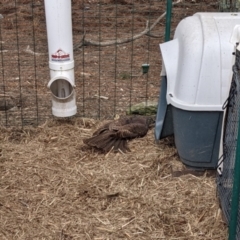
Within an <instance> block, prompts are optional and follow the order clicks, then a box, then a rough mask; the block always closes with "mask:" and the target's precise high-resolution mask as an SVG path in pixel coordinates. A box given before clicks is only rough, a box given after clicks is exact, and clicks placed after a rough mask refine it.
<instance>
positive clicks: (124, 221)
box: [0, 118, 227, 240]
mask: <svg viewBox="0 0 240 240" xmlns="http://www.w3.org/2000/svg"><path fill="white" fill-rule="evenodd" d="M97 125H98V122H95V121H93V120H90V119H79V118H78V119H72V120H68V121H61V122H59V121H54V120H52V121H48V122H46V123H45V124H44V125H42V126H39V127H38V128H25V129H24V130H19V129H10V128H7V129H5V128H1V129H0V131H1V134H0V173H1V174H0V176H1V181H0V222H1V224H0V239H95V240H97V239H196V240H200V239H202V240H207V239H209V240H210V239H211V240H212V239H218V240H219V239H227V226H226V225H225V224H224V222H223V220H222V216H221V210H220V209H219V203H218V200H217V197H216V184H215V178H214V176H207V174H206V173H205V174H204V175H202V176H195V175H192V174H178V173H179V172H178V171H179V170H182V169H183V168H184V166H183V165H182V164H181V162H180V161H179V157H178V155H177V152H176V148H175V147H174V144H173V141H172V139H171V138H168V139H165V140H161V142H160V144H159V145H156V144H155V143H154V136H153V130H151V131H149V133H148V135H147V136H146V137H144V138H142V139H136V140H133V141H132V142H130V148H131V150H132V151H131V153H128V154H121V153H117V154H116V153H109V154H106V155H105V154H102V153H100V152H98V151H96V150H93V149H90V148H88V147H86V146H84V145H83V143H82V138H84V137H87V136H90V135H91V133H92V132H93V131H94V129H96V127H97Z"/></svg>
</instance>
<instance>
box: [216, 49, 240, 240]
mask: <svg viewBox="0 0 240 240" xmlns="http://www.w3.org/2000/svg"><path fill="white" fill-rule="evenodd" d="M224 108H226V116H225V125H224V129H223V155H222V157H221V158H220V161H219V167H218V176H217V190H218V195H219V200H220V203H221V208H222V211H223V214H224V218H225V220H226V222H227V224H228V225H229V226H230V229H233V231H235V232H236V235H235V233H234V234H233V236H234V238H232V237H231V238H230V239H231V240H233V239H240V221H239V220H237V221H233V220H234V218H236V217H237V215H238V212H239V208H238V203H237V206H236V205H234V204H233V203H234V200H237V201H238V197H239V196H238V194H239V193H237V194H236V192H235V193H234V191H233V189H234V180H235V179H237V177H238V175H239V173H238V172H237V174H236V171H235V167H236V163H237V161H236V162H235V159H236V153H237V142H238V141H239V140H238V130H239V129H238V128H239V113H240V111H239V109H240V52H239V51H238V50H237V51H236V60H235V64H234V66H233V77H232V82H231V88H230V93H229V97H228V99H227V101H226V104H225V105H224ZM239 150H240V149H239ZM239 150H238V151H239ZM237 184H239V183H237ZM236 219H237V218H236ZM231 232H232V230H231V231H230V233H231ZM231 234H232V233H231ZM235 237H236V238H235Z"/></svg>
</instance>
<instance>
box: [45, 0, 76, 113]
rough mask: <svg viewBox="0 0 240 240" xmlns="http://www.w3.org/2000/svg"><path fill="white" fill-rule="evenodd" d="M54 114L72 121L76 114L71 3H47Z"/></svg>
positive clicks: (65, 0)
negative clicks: (69, 118) (71, 117)
mask: <svg viewBox="0 0 240 240" xmlns="http://www.w3.org/2000/svg"><path fill="white" fill-rule="evenodd" d="M44 3H45V14H46V25H47V37H48V51H49V68H50V78H51V79H50V81H49V82H48V85H47V86H48V88H49V89H50V91H51V95H52V114H53V115H54V116H56V117H70V116H73V115H75V114H76V113H77V106H76V92H75V79H74V59H73V41H72V11H71V0H51V1H49V0H44Z"/></svg>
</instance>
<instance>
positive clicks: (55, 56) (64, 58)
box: [51, 48, 70, 61]
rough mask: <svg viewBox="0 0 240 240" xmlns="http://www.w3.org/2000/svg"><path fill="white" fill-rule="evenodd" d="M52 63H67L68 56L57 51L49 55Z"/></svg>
mask: <svg viewBox="0 0 240 240" xmlns="http://www.w3.org/2000/svg"><path fill="white" fill-rule="evenodd" d="M51 57H52V61H69V60H70V54H69V53H66V52H64V51H63V50H62V49H60V48H59V49H58V50H57V51H56V52H55V53H53V54H52V55H51Z"/></svg>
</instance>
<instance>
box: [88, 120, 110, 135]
mask: <svg viewBox="0 0 240 240" xmlns="http://www.w3.org/2000/svg"><path fill="white" fill-rule="evenodd" d="M112 122H113V121H107V122H106V123H104V124H103V125H101V126H100V127H99V128H98V129H97V130H96V131H95V132H94V133H93V136H96V135H99V134H101V133H103V132H104V131H106V130H109V126H110V125H111V124H112Z"/></svg>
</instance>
